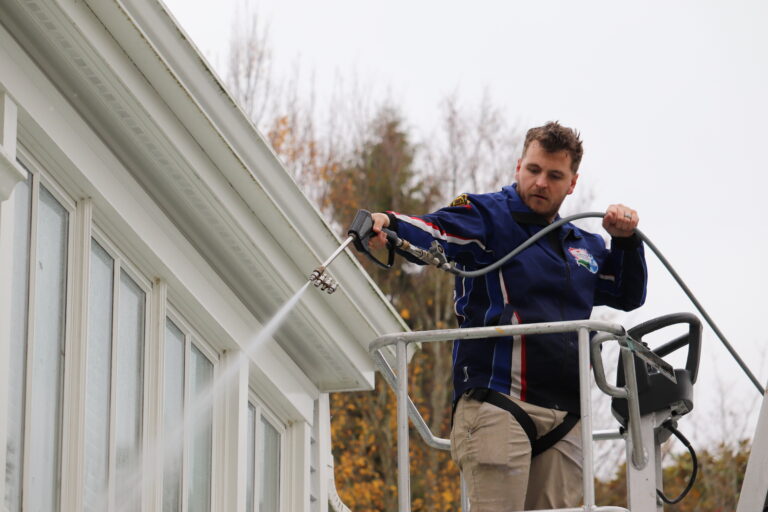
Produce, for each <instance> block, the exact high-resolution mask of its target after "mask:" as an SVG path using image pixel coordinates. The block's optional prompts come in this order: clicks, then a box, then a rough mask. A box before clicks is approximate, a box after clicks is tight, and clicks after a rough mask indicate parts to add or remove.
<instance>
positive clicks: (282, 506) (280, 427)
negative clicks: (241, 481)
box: [245, 388, 290, 512]
mask: <svg viewBox="0 0 768 512" xmlns="http://www.w3.org/2000/svg"><path fill="white" fill-rule="evenodd" d="M248 404H250V405H252V406H253V407H254V409H255V410H256V418H255V421H256V425H255V427H256V428H255V432H254V435H255V438H254V443H253V450H254V452H253V456H254V460H255V461H256V465H255V469H254V474H253V479H254V480H253V482H251V483H252V485H253V503H254V509H255V511H258V504H259V498H260V497H261V494H260V493H261V489H260V486H259V483H260V482H261V473H260V471H261V464H260V463H259V446H260V442H261V438H262V436H263V435H264V429H263V427H262V426H261V418H262V417H263V418H264V419H266V420H267V421H268V422H269V424H270V425H271V426H272V427H274V428H275V430H277V432H278V434H279V435H280V446H279V450H280V451H279V457H280V458H279V464H280V474H279V489H278V494H279V496H278V501H279V505H278V509H279V511H280V512H283V511H287V510H289V509H288V500H287V497H288V492H289V489H288V487H289V486H288V485H287V482H288V481H289V480H288V476H289V473H288V468H287V465H288V461H289V460H290V459H289V458H288V456H287V448H288V446H289V444H288V436H289V435H290V429H288V428H287V425H286V423H285V422H284V421H283V420H281V419H280V418H279V417H278V416H277V415H276V414H275V413H273V412H272V411H271V410H270V409H269V408H268V407H267V406H266V405H265V404H264V401H263V400H262V399H261V398H260V397H259V396H258V395H257V394H256V392H255V391H254V390H253V388H249V389H248ZM245 414H246V417H247V414H248V408H247V407H246V410H245ZM245 446H248V444H247V442H246V445H245ZM246 485H247V483H246ZM246 512H251V511H250V510H248V511H246Z"/></svg>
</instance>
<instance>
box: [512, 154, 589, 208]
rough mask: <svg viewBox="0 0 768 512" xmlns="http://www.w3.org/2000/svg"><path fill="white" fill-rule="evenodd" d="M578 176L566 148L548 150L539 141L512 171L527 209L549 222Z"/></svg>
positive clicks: (570, 190)
mask: <svg viewBox="0 0 768 512" xmlns="http://www.w3.org/2000/svg"><path fill="white" fill-rule="evenodd" d="M578 178H579V175H578V174H576V173H575V172H573V171H572V170H571V155H569V154H568V152H567V151H565V150H562V151H556V152H554V153H548V152H547V151H545V150H544V148H542V147H541V145H540V144H539V143H538V141H532V142H531V143H530V144H529V145H528V151H526V152H525V155H523V158H521V159H520V160H518V161H517V170H516V171H515V179H516V180H517V193H518V194H520V198H521V199H522V200H523V202H524V203H525V204H526V205H527V206H528V208H530V209H531V210H533V211H534V212H536V213H538V214H539V215H542V216H544V217H545V218H546V219H547V220H549V221H550V222H552V220H553V219H554V218H555V216H556V215H557V211H558V210H559V209H560V205H561V204H562V203H563V199H565V196H567V195H569V194H571V193H572V192H573V189H574V188H575V187H576V180H577V179H578Z"/></svg>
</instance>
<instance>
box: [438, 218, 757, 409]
mask: <svg viewBox="0 0 768 512" xmlns="http://www.w3.org/2000/svg"><path fill="white" fill-rule="evenodd" d="M590 217H595V218H602V217H605V213H603V212H586V213H577V214H576V215H570V216H568V217H563V218H562V219H560V220H558V221H555V222H553V223H552V224H550V225H549V226H547V227H545V228H544V229H542V230H541V231H539V232H538V233H536V234H535V235H533V236H532V237H531V238H529V239H528V240H526V241H525V242H523V243H522V244H520V245H519V246H517V247H516V248H515V249H514V250H513V251H511V252H510V253H509V254H507V255H506V256H504V257H503V258H501V259H500V260H499V261H496V262H494V263H492V264H490V265H488V266H487V267H483V268H481V269H478V270H459V269H457V268H455V267H452V268H451V269H450V270H448V271H449V272H451V273H452V274H455V275H457V276H460V277H480V276H483V275H485V274H487V273H488V272H492V271H494V270H496V269H497V268H499V267H501V266H502V265H503V264H504V263H506V262H507V261H509V260H511V259H512V258H514V257H515V256H517V255H518V254H520V252H521V251H524V250H525V249H527V248H528V247H530V246H531V245H533V244H534V243H536V242H537V241H538V240H539V239H541V237H543V236H545V235H547V234H548V233H550V232H552V231H554V230H556V229H558V228H559V227H560V226H562V225H563V224H567V223H569V222H572V221H574V220H578V219H585V218H590ZM635 234H636V235H637V236H638V237H639V238H640V240H642V241H643V242H645V244H646V245H647V246H648V247H649V248H650V249H651V251H653V253H654V254H655V255H656V257H657V258H659V261H661V263H662V265H664V267H665V268H666V269H667V271H668V272H669V273H670V275H671V276H672V277H673V278H674V279H675V281H676V282H677V284H678V285H679V286H680V288H682V290H683V292H685V294H686V295H687V296H688V298H689V299H690V300H691V302H692V303H693V305H694V306H696V309H697V310H698V311H699V313H701V316H702V317H704V320H706V321H707V323H708V324H709V326H710V327H711V328H712V330H713V331H714V332H715V334H716V335H717V337H718V338H719V339H720V341H721V342H722V343H723V345H725V348H726V349H727V350H728V352H729V353H730V354H731V357H733V359H734V360H735V361H736V363H737V364H738V365H739V366H740V367H741V369H742V370H744V373H746V374H747V377H749V380H751V381H752V384H754V385H755V387H756V388H757V390H758V391H759V392H760V395H764V394H765V389H763V386H762V385H761V384H760V381H758V380H757V377H755V375H754V374H753V373H752V371H751V370H750V369H749V368H747V365H746V363H744V361H743V360H742V359H741V357H740V356H739V354H738V353H736V350H735V349H734V348H733V347H732V346H731V344H730V343H729V342H728V340H727V339H726V337H725V334H723V332H722V331H721V330H720V328H719V327H718V326H717V325H716V324H715V321H714V320H712V317H711V316H709V313H707V311H706V310H705V309H704V306H702V305H701V304H700V303H699V301H698V300H697V299H696V297H695V296H694V295H693V292H691V290H690V289H689V288H688V286H687V285H686V284H685V283H684V282H683V280H682V278H681V277H680V275H678V273H677V272H676V271H675V269H674V268H672V265H671V264H670V263H669V261H667V259H666V258H665V257H664V255H663V254H661V251H659V249H658V248H657V247H656V246H655V245H654V244H653V242H651V241H650V239H649V238H648V237H647V236H645V234H644V233H643V232H642V231H640V230H639V229H637V228H636V229H635Z"/></svg>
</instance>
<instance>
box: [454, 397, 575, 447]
mask: <svg viewBox="0 0 768 512" xmlns="http://www.w3.org/2000/svg"><path fill="white" fill-rule="evenodd" d="M466 396H467V397H469V398H471V399H472V400H477V401H478V402H488V403H489V404H491V405H495V406H496V407H498V408H500V409H504V410H505V411H507V412H508V413H510V414H511V415H512V416H514V417H515V419H516V420H517V422H518V423H519V424H520V426H521V427H523V430H524V431H525V434H526V435H527V436H528V441H530V443H531V457H535V456H537V455H538V454H540V453H542V452H544V451H546V450H548V449H549V448H551V447H552V446H554V445H555V443H557V442H558V441H559V440H561V439H562V438H564V437H565V436H566V434H568V432H570V431H571V429H572V428H573V427H574V425H576V423H578V422H579V416H578V415H577V414H573V413H572V412H569V413H568V414H567V415H566V416H565V418H564V419H563V422H562V423H560V425H558V426H557V427H556V428H554V429H553V430H551V431H550V432H548V433H546V434H545V435H543V436H541V437H538V432H537V431H536V425H534V424H533V420H532V419H531V417H530V416H528V413H526V412H525V411H524V410H523V409H522V408H521V407H520V406H519V405H517V404H516V403H515V402H513V401H512V400H510V399H509V398H507V397H506V396H504V395H503V394H501V393H499V392H498V391H494V390H493V389H488V388H473V389H471V390H470V391H468V392H467V393H466Z"/></svg>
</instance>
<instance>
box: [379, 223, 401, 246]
mask: <svg viewBox="0 0 768 512" xmlns="http://www.w3.org/2000/svg"><path fill="white" fill-rule="evenodd" d="M381 232H382V233H384V234H385V235H387V247H390V246H391V247H400V246H401V245H403V240H402V239H401V238H400V237H399V236H397V233H395V232H394V231H392V230H391V229H387V228H382V229H381Z"/></svg>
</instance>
